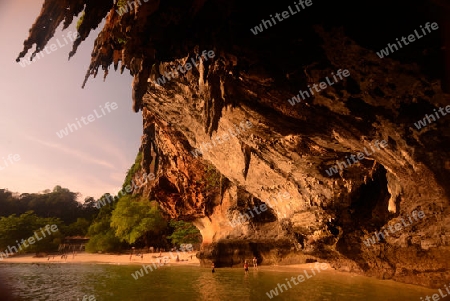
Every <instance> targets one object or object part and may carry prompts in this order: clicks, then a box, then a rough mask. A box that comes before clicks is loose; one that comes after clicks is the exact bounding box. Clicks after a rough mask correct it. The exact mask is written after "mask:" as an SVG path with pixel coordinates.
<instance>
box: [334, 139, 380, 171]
mask: <svg viewBox="0 0 450 301" xmlns="http://www.w3.org/2000/svg"><path fill="white" fill-rule="evenodd" d="M375 146H376V147H377V148H378V149H379V150H380V146H381V147H382V148H385V147H387V142H386V140H381V142H379V141H378V140H376V141H375ZM370 148H371V149H372V151H373V152H374V153H375V151H376V149H373V147H372V144H370ZM364 152H365V153H366V155H367V156H370V155H372V153H371V152H368V151H367V148H365V147H364ZM356 157H357V158H358V160H355V158H356ZM345 158H346V159H347V163H348V166H347V164H345V162H344V161H339V162H338V161H336V162H337V165H334V166H331V167H330V168H329V169H327V170H325V172H326V173H327V175H328V176H329V177H331V176H332V175H333V174H337V173H338V172H339V169H340V170H343V169H344V168H347V167H349V166H350V165H352V163H351V162H350V159H352V161H353V163H358V162H359V161H360V160H363V159H364V154H363V153H362V152H359V153H357V154H356V156H355V155H353V154H352V155H350V159H349V158H347V156H345ZM338 168H339V169H338Z"/></svg>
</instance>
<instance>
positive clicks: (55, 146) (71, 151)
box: [26, 136, 116, 169]
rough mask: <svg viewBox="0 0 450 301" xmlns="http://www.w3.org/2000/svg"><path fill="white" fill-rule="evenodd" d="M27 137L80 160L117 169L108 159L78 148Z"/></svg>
mask: <svg viewBox="0 0 450 301" xmlns="http://www.w3.org/2000/svg"><path fill="white" fill-rule="evenodd" d="M26 138H27V139H28V140H31V141H34V142H37V143H39V144H42V145H44V146H46V147H49V148H52V149H55V150H58V151H61V152H63V153H66V154H68V155H71V156H74V157H76V158H78V159H80V160H83V161H85V162H89V163H92V164H96V165H100V166H104V167H107V168H110V169H116V168H115V166H114V165H112V164H111V163H109V162H107V161H104V160H99V159H97V158H95V157H93V156H91V155H89V154H86V153H83V152H80V151H78V150H76V149H73V148H68V147H65V146H63V145H61V144H58V143H51V142H46V141H42V140H40V139H37V138H35V137H31V136H26Z"/></svg>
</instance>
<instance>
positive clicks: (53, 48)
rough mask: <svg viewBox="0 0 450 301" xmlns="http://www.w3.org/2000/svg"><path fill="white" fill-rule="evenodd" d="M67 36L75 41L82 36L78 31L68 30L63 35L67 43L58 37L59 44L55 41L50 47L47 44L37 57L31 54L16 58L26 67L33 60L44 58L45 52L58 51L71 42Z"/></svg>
mask: <svg viewBox="0 0 450 301" xmlns="http://www.w3.org/2000/svg"><path fill="white" fill-rule="evenodd" d="M66 37H67V38H68V39H69V40H70V42H73V41H75V39H77V38H79V37H80V34H79V33H78V32H72V31H69V32H67V35H66V36H62V38H63V40H64V42H65V44H62V43H61V41H60V40H59V38H58V39H56V42H57V44H58V45H57V44H55V43H53V44H51V45H50V47H49V46H45V47H44V49H43V50H42V51H40V52H39V53H36V54H35V56H36V59H34V57H33V56H30V57H26V58H25V57H24V58H22V60H20V59H16V62H18V63H19V65H20V66H22V68H25V67H26V66H29V65H31V64H32V63H33V62H36V61H37V60H39V59H41V58H43V57H44V52H45V53H47V54H51V53H52V52H54V51H56V50H58V49H60V48H62V47H64V46H66V45H68V44H69V43H70V42H68V41H67V40H66ZM58 46H59V47H58ZM33 59H34V60H33Z"/></svg>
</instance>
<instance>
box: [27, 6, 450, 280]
mask: <svg viewBox="0 0 450 301" xmlns="http://www.w3.org/2000/svg"><path fill="white" fill-rule="evenodd" d="M306 2H307V1H305V3H306ZM310 2H311V3H312V4H311V5H309V6H305V8H302V7H300V4H298V5H299V9H298V10H297V8H294V4H293V3H292V2H289V1H278V2H277V3H274V2H268V3H262V2H259V3H255V4H254V5H248V6H245V5H243V3H242V2H238V1H234V0H228V1H220V0H209V1H206V0H192V1H181V0H179V1H158V0H150V1H144V0H140V1H139V0H137V1H133V2H125V1H119V3H118V4H114V3H113V1H110V0H108V1H106V0H102V1H95V2H93V1H84V0H78V1H62V2H61V1H56V0H46V1H45V4H44V6H43V9H42V11H41V15H40V16H39V17H38V19H37V21H36V23H35V24H34V25H33V27H32V28H31V31H30V36H29V37H28V39H27V40H26V41H25V43H24V51H23V52H21V53H20V55H19V58H20V57H23V56H24V55H25V54H26V53H27V52H28V51H29V50H30V48H31V47H32V46H33V44H36V45H37V47H38V49H43V47H45V44H46V43H47V41H48V40H49V39H50V38H51V37H52V36H53V34H54V32H55V29H56V28H57V27H58V25H59V24H60V23H61V22H64V26H65V27H67V26H68V25H69V24H70V23H71V22H72V21H73V16H76V15H78V14H79V13H81V12H82V11H84V12H85V15H84V17H83V20H82V22H80V25H79V29H78V30H79V33H80V35H79V38H77V39H76V40H75V41H74V46H73V51H72V52H71V53H70V56H72V55H73V54H74V53H75V52H76V48H77V46H78V45H79V44H80V43H81V42H82V41H83V40H84V39H85V38H86V37H87V36H88V34H89V32H90V30H91V29H93V28H96V27H97V26H98V24H99V23H100V22H101V21H102V19H103V18H106V22H105V25H104V27H103V29H102V31H101V32H100V34H99V36H98V37H97V39H96V42H95V45H94V49H93V54H92V61H91V64H90V67H89V70H88V71H87V74H86V78H85V81H86V80H87V79H88V78H89V76H91V75H93V76H96V75H97V72H98V70H99V69H100V70H104V74H105V75H104V76H106V75H107V74H108V70H109V69H108V68H109V67H110V66H111V65H113V66H114V68H115V70H117V68H120V70H121V72H122V71H124V70H125V69H128V70H129V71H130V73H131V74H132V75H133V77H134V80H133V88H132V99H133V109H134V111H136V112H137V111H139V110H142V112H143V118H144V133H143V138H142V146H141V151H142V152H143V159H142V171H141V172H138V173H137V174H136V177H139V176H140V174H142V173H144V172H147V173H149V172H154V173H155V175H156V179H155V180H154V181H150V182H149V183H148V184H147V185H146V186H144V187H141V188H140V190H139V193H141V194H143V195H145V196H149V197H151V198H155V199H156V200H158V202H159V203H160V204H161V207H162V208H163V209H164V210H165V211H166V212H167V213H168V214H170V215H171V216H172V217H173V218H178V219H184V220H190V221H193V222H194V224H195V225H196V226H197V227H198V228H199V229H200V231H201V233H202V236H203V246H202V251H201V252H200V254H199V256H200V258H201V259H202V262H203V263H204V264H209V263H210V261H214V262H216V266H233V265H240V264H241V262H242V261H243V260H244V259H250V258H252V257H253V256H257V258H258V259H259V260H260V261H262V263H263V264H272V263H278V264H288V263H299V262H305V261H314V260H319V259H320V260H321V261H328V262H330V263H331V265H332V266H333V267H334V268H336V269H339V270H346V271H352V272H357V273H361V274H365V275H369V276H376V277H379V278H383V279H394V280H396V281H401V282H406V283H414V284H418V285H425V286H429V287H442V284H444V283H446V281H447V282H448V281H449V280H450V273H449V268H450V263H449V261H448V258H449V257H450V216H449V212H450V209H449V200H450V176H449V175H450V174H449V170H450V159H449V155H450V147H449V146H450V143H449V138H450V127H449V125H450V116H445V115H444V113H445V112H446V111H445V110H446V106H447V105H450V101H449V95H448V94H446V93H447V92H446V91H448V87H449V84H450V77H449V73H448V72H449V70H450V68H448V67H449V65H448V64H449V63H450V60H449V57H450V56H449V55H448V53H449V49H450V45H449V40H448V39H449V37H450V35H449V33H450V21H448V20H447V16H448V13H449V12H450V9H449V7H447V6H446V5H445V3H444V2H443V1H440V0H436V1H416V2H414V3H415V4H412V3H410V2H406V1H397V2H396V6H395V7H393V6H392V5H391V4H390V2H388V1H385V0H383V1H381V2H380V1H377V2H375V1H371V2H361V1H360V3H359V4H357V5H348V6H345V5H344V4H343V3H342V2H341V1H337V2H335V3H333V4H328V3H323V1H322V2H321V3H319V2H318V1H316V0H312V1H310ZM328 2H329V1H328ZM291 10H292V12H295V14H294V13H292V12H291ZM285 11H286V12H288V14H284V12H285ZM277 13H278V16H277V15H276V14H277ZM280 19H281V21H280ZM268 22H270V24H269V23H268ZM427 22H431V23H433V22H436V23H437V24H438V26H439V28H438V29H436V30H433V31H432V32H429V33H428V34H427V35H426V36H423V37H422V38H420V39H418V40H417V41H415V42H414V43H412V42H411V43H410V45H408V46H406V44H398V43H402V42H398V43H397V40H396V39H397V38H399V41H401V40H400V39H401V38H402V36H406V37H408V35H409V34H413V33H414V30H419V29H420V28H421V27H420V26H425V25H426V24H427ZM431 23H430V24H431ZM428 25H429V24H428ZM44 26H45V30H43V27H44ZM263 26H264V28H263ZM256 27H258V30H256V29H255V28H256ZM423 28H425V27H423ZM255 32H256V33H255ZM389 43H390V44H393V43H397V45H398V47H397V48H398V50H396V51H395V52H392V53H390V54H389V56H388V57H384V58H381V57H380V56H379V55H377V54H376V53H377V52H378V53H380V50H381V49H386V47H389V45H388V44H389ZM400 46H401V47H400ZM391 47H392V48H393V46H391ZM210 51H211V52H210ZM209 54H211V56H210V55H209ZM213 54H214V55H213ZM188 63H189V65H190V68H189V69H188V67H189V65H188ZM119 64H120V66H119ZM440 108H441V109H440ZM434 109H436V111H434ZM442 112H444V113H442ZM426 114H427V115H426ZM436 114H437V115H436ZM433 115H434V116H433ZM427 116H428V117H427ZM430 116H431V117H430ZM427 118H428V120H426V119H427ZM433 119H434V121H433ZM419 120H420V121H421V122H422V123H418V122H419ZM428 121H429V122H428ZM415 123H416V124H420V125H421V126H420V128H418V127H417V126H415ZM424 123H425V125H424ZM241 124H242V126H241ZM246 124H251V127H244V126H245V125H246ZM238 132H239V134H238ZM150 169H152V170H150ZM255 208H256V209H255ZM263 208H265V210H263ZM258 212H259V213H258ZM413 212H416V213H414V215H413ZM419 212H422V213H423V215H424V217H422V218H419V217H417V216H418V215H417V214H419ZM415 217H416V218H415ZM402 219H403V220H402ZM396 224H400V227H401V228H399V227H398V226H397V225H396ZM390 227H391V228H390ZM392 227H393V228H392ZM380 231H383V232H380ZM380 233H381V234H380ZM375 235H376V237H375ZM374 238H375V240H373V243H370V244H368V239H370V240H371V241H372V239H374Z"/></svg>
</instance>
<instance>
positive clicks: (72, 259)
mask: <svg viewBox="0 0 450 301" xmlns="http://www.w3.org/2000/svg"><path fill="white" fill-rule="evenodd" d="M195 254H196V252H178V253H177V252H176V251H175V252H162V253H161V257H159V253H144V256H143V257H142V258H141V256H140V255H139V256H137V255H133V256H132V258H131V260H130V254H120V255H116V254H93V253H85V252H82V253H78V254H76V255H75V256H73V254H68V255H67V259H64V258H61V255H55V256H53V255H50V259H49V257H41V258H39V257H34V254H28V255H17V256H13V257H8V258H3V260H0V263H104V264H143V263H153V262H158V261H159V260H162V261H161V262H166V263H170V264H171V265H172V264H174V265H197V266H199V265H200V261H199V260H198V259H197V258H196V257H195ZM177 255H178V256H179V258H180V261H178V262H177V261H176V256H177ZM181 260H183V261H181Z"/></svg>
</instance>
